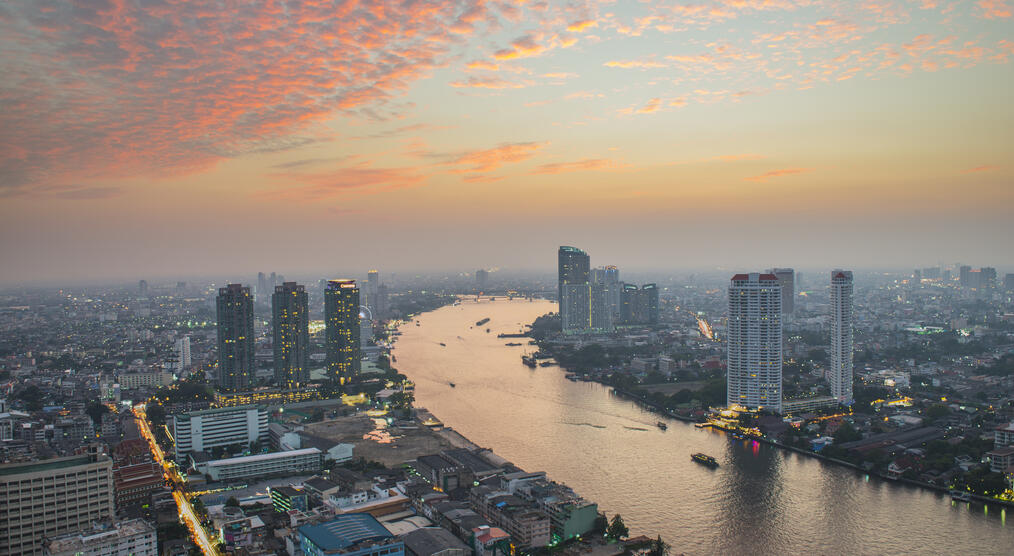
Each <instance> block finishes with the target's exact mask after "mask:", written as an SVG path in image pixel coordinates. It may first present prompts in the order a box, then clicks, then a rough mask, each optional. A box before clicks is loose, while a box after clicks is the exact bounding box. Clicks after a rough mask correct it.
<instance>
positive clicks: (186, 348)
mask: <svg viewBox="0 0 1014 556" xmlns="http://www.w3.org/2000/svg"><path fill="white" fill-rule="evenodd" d="M176 358H177V359H179V363H180V369H189V368H190V364H191V363H192V361H191V359H190V336H184V337H182V338H180V339H178V340H176Z"/></svg>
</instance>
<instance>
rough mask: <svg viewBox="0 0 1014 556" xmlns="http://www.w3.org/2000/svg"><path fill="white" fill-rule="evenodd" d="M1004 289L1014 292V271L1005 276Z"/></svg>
mask: <svg viewBox="0 0 1014 556" xmlns="http://www.w3.org/2000/svg"><path fill="white" fill-rule="evenodd" d="M1003 289H1004V291H1008V292H1014V273H1010V272H1008V273H1007V274H1006V275H1005V276H1004V277H1003Z"/></svg>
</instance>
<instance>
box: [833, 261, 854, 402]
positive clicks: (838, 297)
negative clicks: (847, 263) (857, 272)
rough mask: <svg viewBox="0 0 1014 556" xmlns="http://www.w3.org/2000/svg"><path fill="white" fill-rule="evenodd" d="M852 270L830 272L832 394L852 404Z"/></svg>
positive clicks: (841, 400)
mask: <svg viewBox="0 0 1014 556" xmlns="http://www.w3.org/2000/svg"><path fill="white" fill-rule="evenodd" d="M852 314H853V311H852V271H851V270H833V271H831V354H830V355H831V368H830V369H828V371H827V378H828V381H829V382H830V383H831V396H832V397H834V398H837V399H838V401H839V402H840V403H843V404H851V403H852V370H853V367H852V365H853V363H852V355H853V349H852Z"/></svg>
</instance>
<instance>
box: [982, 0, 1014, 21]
mask: <svg viewBox="0 0 1014 556" xmlns="http://www.w3.org/2000/svg"><path fill="white" fill-rule="evenodd" d="M976 5H977V6H978V7H979V17H982V18H985V19H1007V18H1009V17H1010V16H1011V7H1010V6H1009V5H1007V1H1006V0H979V2H977V3H976Z"/></svg>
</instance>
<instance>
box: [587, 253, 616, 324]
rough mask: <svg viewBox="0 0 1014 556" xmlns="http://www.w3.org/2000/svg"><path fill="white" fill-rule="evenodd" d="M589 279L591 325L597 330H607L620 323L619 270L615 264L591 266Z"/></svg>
mask: <svg viewBox="0 0 1014 556" xmlns="http://www.w3.org/2000/svg"><path fill="white" fill-rule="evenodd" d="M590 281H591V296H592V304H591V311H592V316H591V326H592V328H595V329H599V330H609V329H612V328H613V327H615V326H616V325H617V324H619V323H620V313H621V307H622V296H623V284H621V283H620V271H619V270H618V269H617V268H616V267H615V266H604V267H600V268H593V269H592V270H591V273H590Z"/></svg>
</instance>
